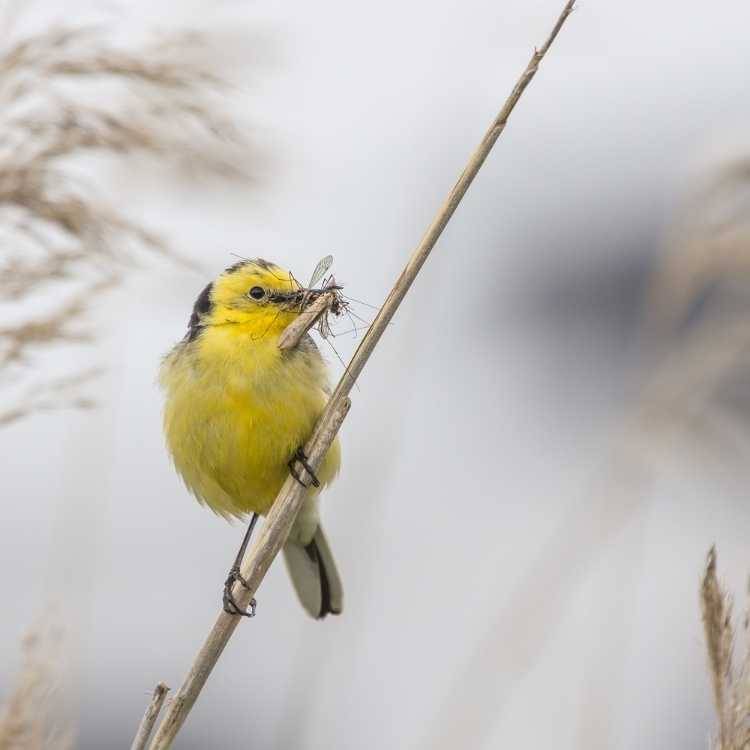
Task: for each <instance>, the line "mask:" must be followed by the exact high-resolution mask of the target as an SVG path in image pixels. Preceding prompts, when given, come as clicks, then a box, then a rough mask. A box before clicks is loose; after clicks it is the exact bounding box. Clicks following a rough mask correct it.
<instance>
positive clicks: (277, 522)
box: [150, 0, 575, 750]
mask: <svg viewBox="0 0 750 750" xmlns="http://www.w3.org/2000/svg"><path fill="white" fill-rule="evenodd" d="M574 4H575V0H568V2H566V4H565V6H564V8H563V10H562V12H561V13H560V16H559V17H558V19H557V21H556V23H555V25H554V27H553V28H552V31H551V33H550V35H549V36H548V38H547V40H546V41H545V43H544V44H543V45H542V47H541V48H539V49H538V50H534V54H533V55H532V57H531V60H530V61H529V63H528V65H527V66H526V68H525V70H524V71H523V73H522V74H521V77H520V78H519V79H518V81H517V82H516V85H515V86H514V87H513V90H512V91H511V93H510V96H509V97H508V99H507V100H506V101H505V104H504V105H503V107H502V109H501V110H500V112H499V114H498V115H497V117H496V118H495V119H494V120H493V122H492V124H491V125H490V128H489V129H488V131H487V132H486V134H485V135H484V137H483V138H482V141H481V142H480V144H479V146H478V147H477V149H476V150H475V151H474V153H473V154H472V155H471V157H470V159H469V162H468V164H467V166H466V167H465V169H464V171H463V172H462V173H461V176H460V177H459V179H458V181H457V182H456V184H455V186H454V187H453V189H452V190H451V191H450V193H449V194H448V198H447V200H446V201H445V203H444V204H443V205H442V207H441V208H440V209H439V211H438V213H437V216H436V217H435V219H434V220H433V222H432V224H431V225H430V227H429V228H428V230H427V232H426V233H425V235H424V237H423V238H422V240H421V242H420V243H419V245H418V246H417V248H416V249H415V250H414V252H413V254H412V256H411V258H410V259H409V261H408V263H407V264H406V267H405V268H404V270H403V271H402V272H401V275H400V276H399V277H398V279H397V280H396V283H395V284H394V286H393V288H392V289H391V292H390V294H389V295H388V297H387V298H386V300H385V302H384V303H383V306H382V307H381V308H380V310H379V311H378V314H377V316H376V317H375V320H374V321H373V322H372V324H371V325H370V327H369V328H368V330H367V333H366V334H365V336H364V337H363V339H362V341H361V343H360V345H359V346H358V347H357V350H356V351H355V353H354V355H353V357H352V359H351V361H350V363H349V366H348V367H347V369H346V371H345V372H344V374H343V375H342V377H341V379H340V380H339V382H338V385H337V386H336V389H335V391H334V392H333V395H332V396H331V398H330V400H329V401H328V404H327V405H326V408H325V410H324V412H323V414H322V415H321V417H320V419H319V420H318V423H317V425H316V427H315V431H314V433H313V435H312V437H311V438H310V440H309V441H308V442H307V444H306V445H305V448H304V450H305V453H306V454H307V455H308V457H309V460H310V463H311V464H312V467H313V469H315V468H317V466H318V465H319V462H320V461H321V460H322V457H323V456H324V455H325V453H326V451H327V449H328V447H329V446H330V444H331V443H332V442H333V439H334V438H335V436H336V433H337V432H338V430H339V427H340V426H341V424H342V422H343V420H344V418H345V417H346V414H347V412H348V410H349V398H348V396H349V393H350V392H351V389H352V387H353V386H354V383H355V382H356V380H357V377H358V376H359V374H360V373H361V372H362V369H363V368H364V366H365V364H366V363H367V360H368V359H369V358H370V355H371V354H372V352H373V350H374V348H375V346H376V345H377V343H378V341H379V340H380V338H381V336H382V335H383V333H384V331H385V329H386V327H387V326H388V323H389V322H390V321H391V319H392V318H393V315H394V314H395V312H396V310H397V309H398V307H399V305H400V304H401V301H402V300H403V298H404V297H405V295H406V293H407V292H408V291H409V288H410V287H411V285H412V283H413V282H414V280H415V278H416V277H417V274H418V273H419V270H420V269H421V267H422V266H423V265H424V262H425V261H426V260H427V257H428V256H429V254H430V251H431V250H432V248H433V247H434V246H435V243H436V242H437V240H438V238H439V237H440V235H441V234H442V232H443V229H444V228H445V226H446V225H447V223H448V221H449V220H450V218H451V217H452V216H453V213H454V212H455V210H456V208H457V206H458V204H459V203H460V202H461V199H462V198H463V196H464V195H465V193H466V191H467V190H468V188H469V186H470V185H471V183H472V181H473V180H474V177H475V176H476V174H477V173H478V172H479V170H480V168H481V166H482V164H484V161H485V159H486V158H487V156H488V154H489V153H490V151H491V150H492V147H493V146H494V144H495V142H496V141H497V139H498V137H499V136H500V134H501V133H502V132H503V130H504V129H505V125H506V123H507V121H508V117H509V116H510V114H511V112H512V111H513V109H514V107H515V106H516V104H517V103H518V100H519V99H520V98H521V95H522V94H523V92H524V90H525V89H526V87H527V86H528V84H529V82H530V81H531V79H532V78H533V77H534V75H535V74H536V72H537V70H538V68H539V64H540V62H541V61H542V59H543V58H544V56H545V54H546V53H547V50H548V49H549V48H550V46H551V44H552V42H553V41H554V40H555V38H556V37H557V35H558V33H559V32H560V29H561V28H562V26H563V24H564V23H565V20H566V19H567V17H568V16H569V15H570V14H571V12H572V11H573V6H574ZM303 499H304V489H303V488H302V487H301V485H300V484H299V483H298V482H297V481H296V480H295V479H294V478H293V477H291V476H289V477H288V478H287V480H286V482H285V483H284V486H283V487H282V488H281V491H280V492H279V495H278V496H277V498H276V500H275V501H274V504H273V507H272V508H271V512H270V513H269V515H268V518H267V520H266V523H265V524H264V525H263V529H262V532H261V534H260V536H259V538H258V539H257V541H256V542H255V544H254V545H253V546H252V548H251V550H250V553H249V556H248V558H247V560H246V561H245V562H244V563H243V565H242V570H241V573H242V576H243V578H245V579H246V580H247V581H248V587H247V589H246V588H244V587H236V588H235V591H234V595H235V597H236V599H237V601H238V603H239V604H240V606H242V607H246V606H247V605H248V604H249V602H250V599H251V598H252V597H253V595H254V594H255V592H256V591H257V589H258V586H259V585H260V582H261V581H262V580H263V577H264V576H265V573H266V571H267V570H268V568H269V567H270V565H271V562H272V561H273V558H274V557H275V556H276V554H277V553H278V552H279V550H280V549H281V547H282V545H283V543H284V541H285V540H286V537H287V535H288V533H289V530H290V529H291V526H292V523H293V522H294V518H295V517H296V514H297V511H298V510H299V507H300V506H301V504H302V501H303ZM239 619H241V618H238V617H236V616H233V615H229V614H227V613H226V612H223V611H222V612H221V613H220V614H219V616H218V618H217V620H216V622H215V624H214V626H213V628H212V630H211V632H210V633H209V635H208V638H207V639H206V641H205V642H204V644H203V646H202V648H201V650H200V651H199V653H198V655H197V656H196V658H195V660H194V662H193V665H192V667H191V669H190V671H189V673H188V676H187V677H186V679H185V681H184V682H183V684H182V686H181V687H180V689H179V691H178V692H177V694H176V695H175V697H174V699H173V700H172V702H171V703H170V704H169V707H168V709H167V712H166V714H165V716H164V718H163V719H162V722H161V724H160V726H159V729H158V731H157V733H156V736H155V737H154V740H153V742H152V743H151V746H150V747H151V750H166V748H169V747H170V746H171V744H172V741H173V740H174V738H175V737H176V735H177V733H178V732H179V730H180V728H181V727H182V725H183V723H184V722H185V719H186V718H187V715H188V713H189V712H190V710H191V709H192V707H193V705H194V704H195V701H196V700H197V698H198V695H199V694H200V691H201V690H202V688H203V686H204V685H205V683H206V680H207V679H208V676H209V675H210V673H211V671H212V669H213V667H214V666H215V664H216V662H217V661H218V659H219V657H220V656H221V654H222V652H223V650H224V648H225V646H226V644H227V642H228V641H229V638H230V637H231V635H232V633H233V632H234V629H235V627H236V626H237V624H238V622H239Z"/></svg>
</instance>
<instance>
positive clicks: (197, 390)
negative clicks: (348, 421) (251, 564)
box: [160, 324, 340, 516]
mask: <svg viewBox="0 0 750 750" xmlns="http://www.w3.org/2000/svg"><path fill="white" fill-rule="evenodd" d="M257 330H258V327H257V325H256V326H253V327H250V326H243V325H242V324H227V325H213V326H210V327H207V328H206V329H205V330H204V331H203V332H202V333H201V334H200V335H199V336H198V337H197V338H196V339H195V340H193V341H184V342H182V343H180V344H178V345H177V346H176V347H175V348H174V349H173V350H172V352H171V353H170V354H169V355H167V357H166V358H165V360H164V363H163V365H162V368H161V373H160V381H161V383H162V386H163V387H164V389H165V391H166V404H165V411H164V430H165V435H166V440H167V445H168V447H169V450H170V452H171V454H172V458H173V459H174V463H175V466H176V468H177V470H178V472H179V473H180V474H181V476H182V477H183V479H184V480H185V483H186V484H187V486H188V488H189V489H190V490H191V491H192V492H193V494H195V496H196V497H197V498H198V499H199V500H200V501H202V502H205V503H206V504H207V505H208V506H209V507H211V508H212V509H213V510H214V511H216V512H217V513H220V514H222V515H236V516H240V515H244V514H246V513H249V512H257V513H266V512H267V511H268V510H269V508H270V507H271V504H272V503H273V500H274V498H275V497H276V495H277V494H278V491H279V490H280V489H281V485H282V484H283V482H284V480H285V479H286V477H287V476H288V473H289V469H288V466H287V464H288V461H289V460H290V459H291V457H292V455H293V454H294V452H295V451H296V450H297V448H298V447H299V446H301V445H303V444H304V442H305V441H306V440H307V438H309V437H310V434H311V433H312V430H313V427H314V425H315V422H316V420H317V418H318V417H319V416H320V414H321V412H322V411H323V408H324V406H325V403H326V400H327V395H326V389H327V377H326V372H325V365H324V363H323V361H322V358H321V357H320V354H319V353H318V351H317V349H316V348H315V345H314V344H312V342H311V341H310V342H308V343H306V344H305V345H304V346H301V347H300V348H299V349H297V350H294V351H291V352H281V351H280V350H279V348H278V346H277V340H278V336H276V335H263V336H258V335H257ZM339 461H340V449H339V445H338V442H336V443H335V444H334V445H333V446H332V447H331V450H330V451H329V453H328V455H327V456H326V459H325V460H324V462H323V464H322V466H321V467H319V470H318V478H319V479H320V481H321V484H322V485H325V484H326V483H328V482H330V481H331V480H332V479H333V478H334V477H335V475H336V473H337V472H338V467H339Z"/></svg>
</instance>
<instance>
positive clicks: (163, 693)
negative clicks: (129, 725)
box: [130, 682, 169, 750]
mask: <svg viewBox="0 0 750 750" xmlns="http://www.w3.org/2000/svg"><path fill="white" fill-rule="evenodd" d="M168 692H169V688H168V687H167V686H166V685H165V684H164V683H163V682H160V683H159V684H158V685H157V686H156V687H155V688H154V694H153V696H152V697H151V702H150V703H149V704H148V707H147V708H146V713H145V714H144V715H143V719H141V723H140V726H139V727H138V732H137V733H136V735H135V739H134V740H133V744H132V745H131V746H130V750H146V747H147V743H148V740H149V737H151V732H152V731H153V729H154V724H156V720H157V718H158V717H159V712H160V711H161V707H162V706H163V705H164V701H165V700H166V699H167V693H168Z"/></svg>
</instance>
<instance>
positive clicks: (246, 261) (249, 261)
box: [224, 258, 273, 273]
mask: <svg viewBox="0 0 750 750" xmlns="http://www.w3.org/2000/svg"><path fill="white" fill-rule="evenodd" d="M245 266H258V268H262V269H263V270H264V271H268V270H269V269H271V268H273V263H269V262H268V261H267V260H263V258H243V259H242V260H238V261H237V262H236V263H233V264H232V265H231V266H229V267H228V268H225V269H224V273H234V272H235V271H239V270H240V269H241V268H244V267H245Z"/></svg>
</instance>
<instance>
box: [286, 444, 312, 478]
mask: <svg viewBox="0 0 750 750" xmlns="http://www.w3.org/2000/svg"><path fill="white" fill-rule="evenodd" d="M296 461H299V462H300V463H301V464H302V468H303V469H304V470H305V471H306V472H307V473H308V474H309V475H310V484H312V485H313V487H320V480H319V479H318V477H316V476H315V472H314V471H313V470H312V466H310V464H309V463H308V461H307V456H306V455H305V451H304V450H302V448H301V447H300V448H297V452H296V453H295V454H294V456H292V459H291V461H289V464H288V466H289V471H290V472H291V474H292V476H293V477H294V478H295V479H296V480H297V481H298V482H299V483H300V484H301V485H302V486H303V487H309V486H310V484H305V483H304V482H303V481H302V478H301V477H300V475H299V473H298V471H297V466H296V464H295V462H296Z"/></svg>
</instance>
